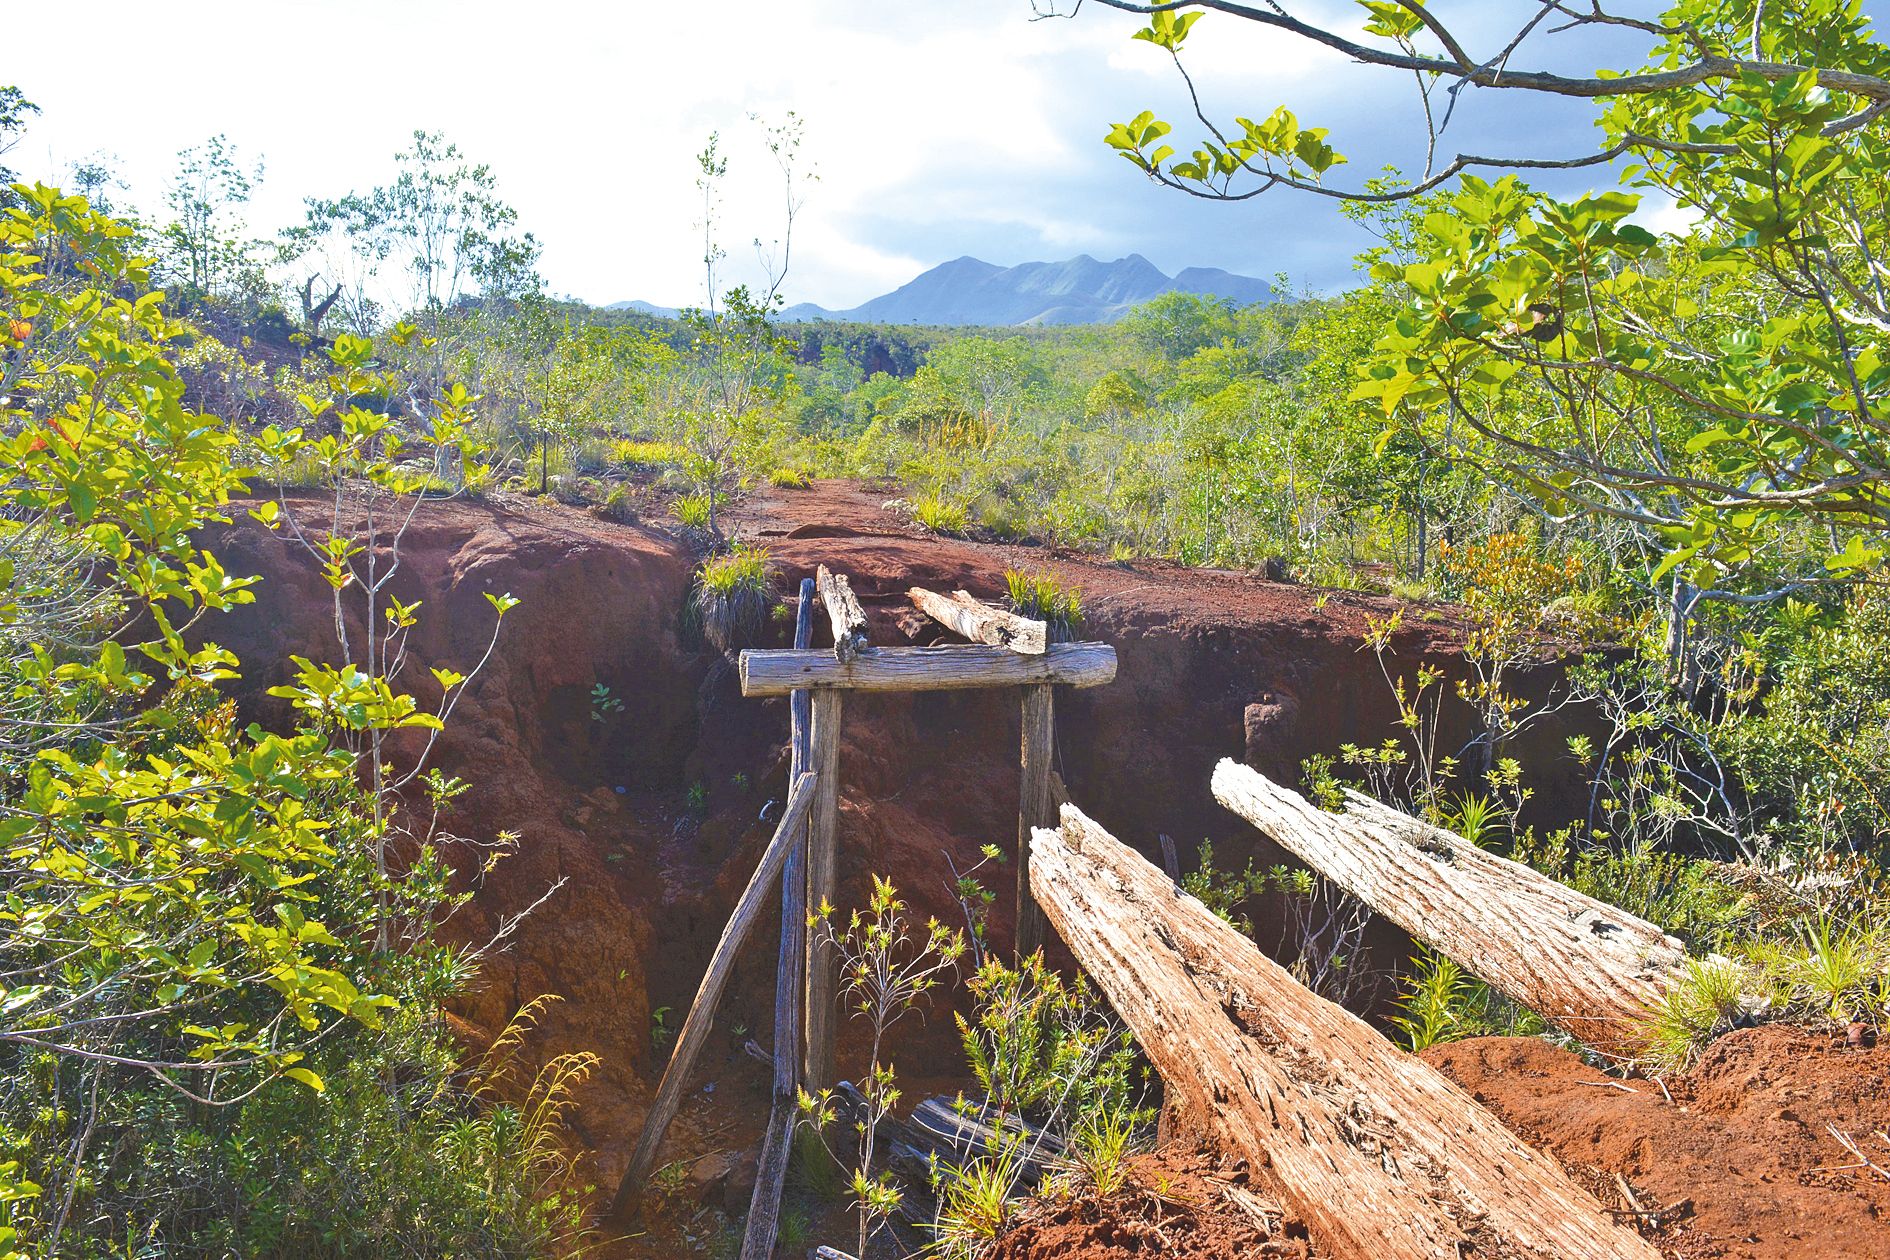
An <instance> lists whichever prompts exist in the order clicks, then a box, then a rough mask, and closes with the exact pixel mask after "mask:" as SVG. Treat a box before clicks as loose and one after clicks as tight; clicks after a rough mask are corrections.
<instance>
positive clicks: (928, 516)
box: [912, 494, 970, 534]
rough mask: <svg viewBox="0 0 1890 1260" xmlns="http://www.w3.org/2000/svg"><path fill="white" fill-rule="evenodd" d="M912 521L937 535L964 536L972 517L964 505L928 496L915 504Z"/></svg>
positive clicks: (932, 495)
mask: <svg viewBox="0 0 1890 1260" xmlns="http://www.w3.org/2000/svg"><path fill="white" fill-rule="evenodd" d="M912 519H913V520H915V521H917V522H918V523H919V524H921V525H923V526H925V527H926V528H927V529H929V530H931V531H932V532H933V533H935V534H962V533H963V532H964V530H965V525H966V523H967V522H968V521H969V519H970V516H969V514H968V513H967V512H966V511H965V508H964V505H963V504H961V503H953V502H951V501H950V500H947V499H941V498H940V497H939V496H937V495H935V494H928V495H926V496H925V497H924V498H922V499H918V500H915V501H914V502H913V504H912Z"/></svg>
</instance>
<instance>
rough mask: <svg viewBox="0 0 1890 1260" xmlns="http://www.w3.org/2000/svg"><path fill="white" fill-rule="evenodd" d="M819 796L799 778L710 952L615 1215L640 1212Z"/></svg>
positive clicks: (809, 780)
mask: <svg viewBox="0 0 1890 1260" xmlns="http://www.w3.org/2000/svg"><path fill="white" fill-rule="evenodd" d="M816 796H817V792H816V791H815V783H814V776H813V775H811V774H804V775H802V776H801V777H800V778H798V779H796V780H795V781H794V786H793V788H792V789H791V790H790V791H789V792H788V799H787V807H786V808H785V809H783V810H782V811H781V821H780V823H779V824H778V825H776V827H775V829H774V837H773V838H772V839H771V840H769V841H768V847H767V848H765V849H763V850H762V852H761V861H760V862H759V863H758V864H757V865H756V867H755V873H754V874H753V875H750V876H749V877H748V886H747V887H746V888H744V889H742V895H741V896H740V897H739V898H738V899H737V900H736V902H735V909H734V911H733V912H732V913H731V914H730V915H729V918H728V923H727V924H726V925H724V926H723V928H722V937H721V939H720V940H719V941H717V942H716V945H715V952H714V953H713V954H711V955H710V956H709V969H708V971H707V972H705V973H704V974H703V977H702V983H701V984H700V985H698V986H697V987H696V1000H695V1001H694V1002H692V1003H691V1004H690V1006H689V1015H688V1017H687V1018H686V1019H684V1020H683V1026H682V1030H681V1031H680V1032H678V1033H677V1034H676V1045H675V1048H674V1049H673V1050H672V1051H671V1052H670V1056H669V1063H668V1065H667V1066H666V1067H664V1069H663V1080H662V1083H661V1084H659V1085H658V1086H657V1087H656V1099H655V1101H654V1102H652V1103H651V1104H650V1114H649V1115H648V1116H647V1117H645V1119H644V1121H643V1133H642V1135H641V1136H640V1137H638V1138H637V1147H636V1150H635V1151H633V1152H632V1153H631V1155H630V1166H629V1167H628V1168H626V1169H625V1170H624V1174H623V1180H622V1181H620V1182H619V1183H618V1184H617V1193H616V1195H615V1196H614V1197H613V1198H612V1199H611V1202H610V1215H612V1216H624V1215H627V1214H629V1213H630V1212H632V1211H633V1210H635V1207H636V1204H637V1200H638V1197H639V1196H640V1195H641V1194H642V1192H643V1183H644V1181H645V1179H646V1178H648V1177H649V1175H650V1169H651V1167H652V1166H653V1165H654V1163H655V1160H656V1152H657V1150H658V1148H660V1147H661V1146H662V1144H663V1135H664V1134H665V1133H667V1132H668V1131H669V1124H670V1121H672V1120H674V1119H675V1118H676V1109H677V1108H678V1107H679V1106H681V1105H682V1092H683V1088H684V1086H686V1085H687V1084H688V1080H689V1073H690V1071H691V1070H692V1069H693V1068H694V1067H695V1064H696V1056H697V1055H699V1054H701V1052H702V1046H703V1043H704V1042H706V1041H707V1040H708V1039H709V1029H710V1027H711V1026H712V1025H713V1024H714V1023H715V1007H716V1003H717V1002H719V1001H720V1000H721V997H722V987H723V986H724V985H725V984H727V983H728V973H729V972H730V971H731V970H732V969H733V968H734V966H735V955H736V953H737V952H738V951H739V950H740V949H741V946H742V942H743V940H744V939H746V937H747V936H748V931H749V929H750V928H752V927H753V926H754V924H755V920H756V919H758V918H759V917H760V916H761V907H762V906H763V905H764V904H765V903H766V901H767V898H768V893H769V891H770V885H772V884H773V883H774V881H775V879H776V878H778V877H779V876H780V874H781V867H782V864H783V863H785V862H786V861H787V854H788V850H789V848H791V847H792V845H793V842H794V840H795V837H796V836H797V835H799V833H800V830H801V827H802V825H803V823H804V822H805V821H806V819H807V815H808V812H809V810H810V809H811V808H812V807H813V804H814V800H815V797H816Z"/></svg>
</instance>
